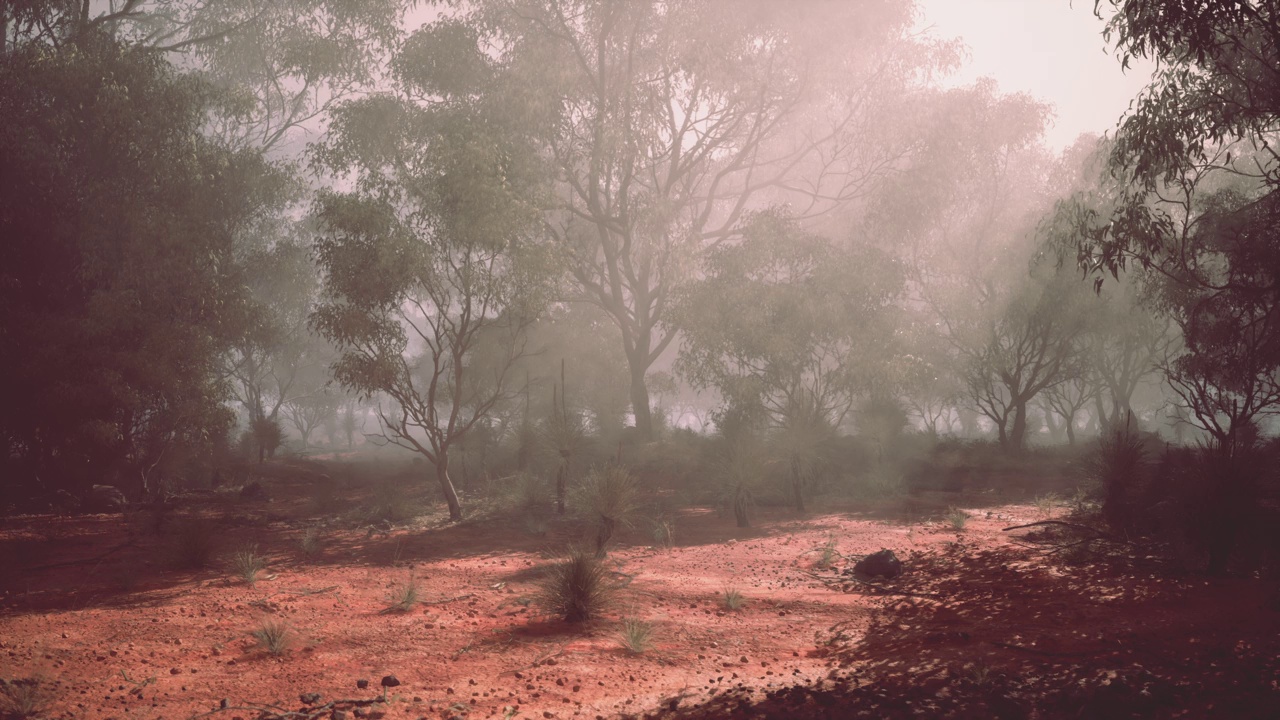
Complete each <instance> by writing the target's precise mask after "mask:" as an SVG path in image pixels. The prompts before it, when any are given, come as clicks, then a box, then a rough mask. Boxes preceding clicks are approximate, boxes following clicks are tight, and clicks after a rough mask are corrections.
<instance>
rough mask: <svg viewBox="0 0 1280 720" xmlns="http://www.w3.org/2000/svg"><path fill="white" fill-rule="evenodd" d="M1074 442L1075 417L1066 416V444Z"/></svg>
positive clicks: (1073, 443)
mask: <svg viewBox="0 0 1280 720" xmlns="http://www.w3.org/2000/svg"><path fill="white" fill-rule="evenodd" d="M1075 444H1076V419H1075V417H1074V416H1073V417H1069V418H1067V445H1075Z"/></svg>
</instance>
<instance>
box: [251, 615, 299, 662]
mask: <svg viewBox="0 0 1280 720" xmlns="http://www.w3.org/2000/svg"><path fill="white" fill-rule="evenodd" d="M250 635H252V636H253V639H255V640H257V641H258V647H260V648H262V649H263V650H265V651H267V653H268V654H270V655H276V656H279V655H284V654H285V653H286V652H288V650H289V648H290V647H292V646H293V642H294V639H295V635H294V632H293V629H292V628H290V627H289V625H288V624H286V623H285V622H284V621H282V620H264V621H262V624H261V625H259V626H258V628H257V629H255V630H254V631H253V632H251V633H250Z"/></svg>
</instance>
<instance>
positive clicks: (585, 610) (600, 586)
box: [542, 548, 613, 623]
mask: <svg viewBox="0 0 1280 720" xmlns="http://www.w3.org/2000/svg"><path fill="white" fill-rule="evenodd" d="M612 591H613V587H612V585H611V584H610V582H609V578H608V573H607V572H606V571H605V568H604V564H603V563H602V562H601V561H600V559H599V558H598V557H596V555H595V554H594V553H590V552H587V551H586V550H584V549H583V548H571V549H570V550H569V556H568V558H566V559H565V560H564V561H563V562H560V563H557V564H555V565H554V566H552V568H551V572H549V573H548V574H547V577H546V579H545V580H544V581H543V583H542V603H543V605H544V606H545V607H546V609H547V611H548V612H549V613H551V614H552V615H555V616H557V617H560V618H563V619H564V620H565V621H566V622H571V623H580V622H586V621H588V620H591V619H592V618H595V617H597V616H598V615H599V614H600V613H601V611H603V610H604V608H605V607H606V606H607V605H608V602H609V599H610V596H611V595H612Z"/></svg>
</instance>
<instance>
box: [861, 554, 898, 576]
mask: <svg viewBox="0 0 1280 720" xmlns="http://www.w3.org/2000/svg"><path fill="white" fill-rule="evenodd" d="M853 571H854V572H855V573H857V574H859V575H865V576H867V577H875V578H889V579H892V578H896V577H898V576H899V575H901V574H902V561H901V560H899V559H898V556H897V555H894V554H893V551H892V550H881V551H879V552H874V553H871V554H870V555H868V556H866V557H864V558H862V559H861V560H859V561H858V562H857V564H856V565H854V566H853Z"/></svg>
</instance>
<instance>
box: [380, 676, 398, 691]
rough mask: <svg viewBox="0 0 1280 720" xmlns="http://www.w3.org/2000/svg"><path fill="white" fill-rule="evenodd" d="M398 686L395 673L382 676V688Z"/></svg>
mask: <svg viewBox="0 0 1280 720" xmlns="http://www.w3.org/2000/svg"><path fill="white" fill-rule="evenodd" d="M399 686H400V680H399V679H397V678H396V676H395V675H385V676H383V678H382V687H384V688H393V687H399Z"/></svg>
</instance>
